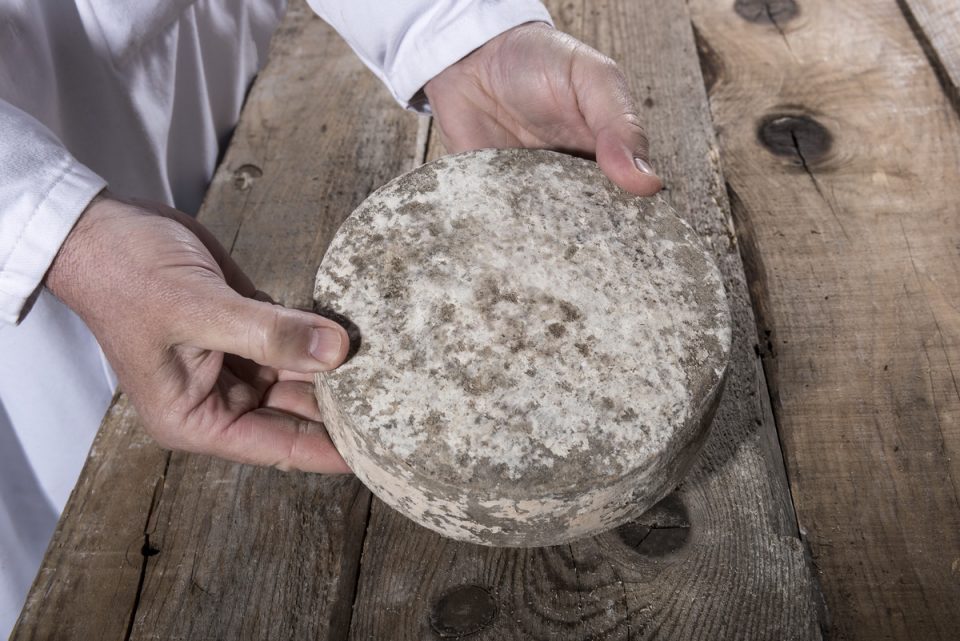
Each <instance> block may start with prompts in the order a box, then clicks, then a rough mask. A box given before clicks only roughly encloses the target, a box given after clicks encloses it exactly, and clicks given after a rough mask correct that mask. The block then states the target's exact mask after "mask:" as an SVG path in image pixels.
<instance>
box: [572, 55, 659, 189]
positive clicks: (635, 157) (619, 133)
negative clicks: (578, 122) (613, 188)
mask: <svg viewBox="0 0 960 641" xmlns="http://www.w3.org/2000/svg"><path fill="white" fill-rule="evenodd" d="M597 65H600V68H595V67H596V66H597ZM590 66H591V67H594V68H592V69H589V70H584V73H582V74H578V75H579V77H575V78H574V84H575V86H576V87H577V100H578V102H579V104H580V110H581V113H583V117H584V120H585V121H586V123H587V126H588V127H589V128H590V130H591V131H592V132H593V135H594V137H595V138H596V150H597V151H596V154H597V164H598V165H600V169H601V170H602V171H603V173H604V174H606V176H607V177H608V178H610V180H612V181H613V182H615V183H616V184H617V185H619V186H620V187H622V188H623V189H625V190H627V191H629V192H631V193H633V194H637V195H639V196H652V195H653V194H655V193H657V192H658V191H660V189H661V188H662V187H663V183H662V181H661V180H660V178H659V177H658V176H657V174H656V173H655V172H654V170H653V168H652V167H651V166H650V157H649V143H648V141H647V134H646V132H645V131H644V130H643V126H642V125H641V124H640V118H639V117H638V116H637V110H636V107H635V106H634V103H633V98H632V97H631V95H630V90H629V88H628V87H627V81H626V78H624V77H623V74H622V73H621V72H620V70H619V69H618V68H617V66H616V63H614V62H613V61H612V60H610V59H609V58H607V59H605V60H604V61H602V62H598V61H595V60H591V64H590Z"/></svg>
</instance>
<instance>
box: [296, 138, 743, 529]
mask: <svg viewBox="0 0 960 641" xmlns="http://www.w3.org/2000/svg"><path fill="white" fill-rule="evenodd" d="M314 298H315V299H316V301H317V304H318V307H319V308H321V309H327V310H331V311H333V312H336V313H339V314H342V315H343V316H345V317H346V318H348V319H349V320H350V322H351V323H353V324H354V325H355V326H356V327H357V328H358V329H359V332H360V334H361V336H362V339H361V342H360V347H359V349H358V351H357V353H356V354H355V356H354V357H353V358H352V359H351V360H349V361H348V362H347V363H345V364H344V365H342V366H341V367H340V368H338V369H337V370H335V371H333V372H330V373H327V374H321V375H318V376H317V379H316V383H317V399H318V402H319V404H320V408H321V411H322V414H323V417H324V422H325V424H326V426H327V429H328V431H329V432H330V435H331V437H332V438H333V441H334V443H335V444H336V446H337V448H338V449H339V450H340V452H341V454H343V456H344V458H345V459H346V461H347V463H348V464H349V465H350V467H351V468H352V469H353V470H354V472H355V473H356V474H357V476H358V477H359V478H360V479H361V481H363V482H364V483H365V484H366V485H367V486H368V487H369V488H370V489H371V490H372V491H373V492H374V493H375V494H376V495H377V496H379V497H380V498H381V499H382V500H383V501H385V502H386V503H387V504H389V505H390V506H392V507H394V508H395V509H397V510H399V511H400V512H401V513H403V514H405V515H406V516H408V517H410V518H412V519H414V520H415V521H417V522H418V523H420V524H422V525H424V526H426V527H428V528H431V529H433V530H435V531H437V532H439V533H441V534H444V535H446V536H450V537H453V538H456V539H461V540H466V541H471V542H474V543H481V544H487V545H500V546H540V545H554V544H557V543H562V542H565V541H569V540H572V539H576V538H579V537H582V536H587V535H590V534H593V533H597V532H601V531H604V530H607V529H610V528H613V527H616V526H618V525H620V524H622V523H624V522H626V521H628V520H630V519H632V518H635V517H637V516H639V515H640V514H641V513H642V512H643V511H644V510H646V509H647V508H649V507H650V506H652V505H653V504H654V503H656V502H657V501H658V500H660V499H661V498H663V496H665V495H666V494H667V493H669V492H670V491H671V490H672V489H673V488H674V487H675V486H676V485H677V483H678V482H679V481H680V480H681V478H682V477H683V475H684V473H685V472H686V470H687V469H688V468H689V466H690V464H691V463H692V461H693V459H694V457H695V456H696V453H697V451H698V450H699V446H700V444H702V442H703V440H704V438H705V436H706V433H707V430H708V428H709V424H710V421H711V419H712V416H713V412H714V410H715V408H716V405H717V402H718V398H719V394H720V390H721V389H722V386H723V382H724V379H725V375H726V365H727V362H728V358H729V351H730V337H731V331H730V315H729V311H728V308H727V301H726V296H725V293H724V289H723V284H722V280H721V276H720V273H719V271H718V270H717V268H716V266H715V265H714V263H713V261H712V259H711V257H710V255H709V254H708V253H707V252H706V251H705V249H704V248H703V247H702V246H701V244H700V242H699V240H698V239H697V237H696V233H695V232H694V231H693V230H692V229H691V228H690V227H689V226H688V225H686V224H685V223H684V222H682V221H681V220H680V219H679V218H678V217H677V216H676V214H675V213H674V212H673V210H672V209H671V208H670V207H669V205H667V204H666V203H665V202H664V201H663V200H662V199H661V198H659V197H654V198H637V197H633V196H631V195H629V194H627V193H625V192H623V191H622V190H620V189H619V188H617V187H616V186H614V185H613V184H612V183H610V182H609V181H608V180H607V179H606V178H605V177H604V176H603V175H602V174H601V173H600V171H599V170H598V168H597V166H596V164H595V163H593V162H590V161H587V160H581V159H578V158H573V157H570V156H566V155H562V154H557V153H553V152H548V151H531V150H500V151H497V150H485V151H478V152H468V153H464V154H459V155H456V156H450V157H446V158H442V159H440V160H437V161H435V162H433V163H430V164H428V165H424V166H422V167H420V168H418V169H416V170H414V171H412V172H410V173H408V174H405V175H404V176H401V177H399V178H397V179H396V180H394V181H392V182H390V183H389V184H387V185H385V186H384V187H382V188H380V189H379V190H377V191H376V192H375V193H374V194H372V195H371V196H370V197H369V198H367V200H365V201H364V202H363V203H362V204H361V205H360V207H358V208H357V210H356V211H354V212H353V214H352V215H351V216H350V217H349V218H348V219H347V220H346V222H344V224H343V226H342V227H341V228H340V230H339V231H338V233H337V235H336V237H335V238H334V240H333V242H332V243H331V245H330V247H329V249H328V250H327V254H326V256H325V258H324V259H323V263H322V265H321V267H320V270H319V273H318V274H317V282H316V288H315V291H314Z"/></svg>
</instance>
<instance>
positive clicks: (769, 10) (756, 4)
mask: <svg viewBox="0 0 960 641" xmlns="http://www.w3.org/2000/svg"><path fill="white" fill-rule="evenodd" d="M733 10H734V11H736V12H737V15H738V16H740V17H741V18H743V19H744V20H746V21H747V22H754V23H757V24H772V25H778V26H779V25H781V24H783V23H784V22H786V21H787V20H791V19H793V18H795V17H796V16H797V14H799V13H800V7H798V6H797V3H796V2H795V1H794V0H736V2H734V3H733Z"/></svg>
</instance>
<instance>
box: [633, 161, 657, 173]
mask: <svg viewBox="0 0 960 641" xmlns="http://www.w3.org/2000/svg"><path fill="white" fill-rule="evenodd" d="M633 164H634V165H636V166H637V169H639V170H640V171H642V172H643V173H645V174H649V175H651V176H656V175H657V172H655V171H654V170H653V167H651V166H650V163H648V162H647V161H646V160H644V159H643V158H634V159H633Z"/></svg>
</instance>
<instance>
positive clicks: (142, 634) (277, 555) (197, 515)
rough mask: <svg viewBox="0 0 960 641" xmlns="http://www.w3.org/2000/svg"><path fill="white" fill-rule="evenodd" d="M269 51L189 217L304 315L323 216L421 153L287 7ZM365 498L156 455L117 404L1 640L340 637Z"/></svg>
mask: <svg viewBox="0 0 960 641" xmlns="http://www.w3.org/2000/svg"><path fill="white" fill-rule="evenodd" d="M272 47H273V48H272V51H271V58H270V63H269V65H268V67H267V68H266V69H265V70H264V71H263V73H262V74H261V76H260V77H259V78H258V80H257V82H256V84H255V86H254V88H253V90H252V92H251V95H250V97H249V100H248V103H247V105H246V107H245V109H244V112H243V115H242V118H241V122H240V124H239V126H238V129H237V131H236V133H235V135H234V139H233V141H232V143H231V146H230V149H229V151H228V153H227V154H226V156H225V158H224V161H223V163H222V165H221V167H220V168H219V169H218V172H217V174H216V176H215V178H214V182H213V185H212V186H211V189H210V191H209V192H208V195H207V198H206V200H205V202H204V206H203V209H202V211H201V213H200V219H201V221H203V222H204V223H205V224H207V225H208V226H209V227H210V228H211V229H212V230H213V231H214V233H215V234H216V235H217V237H218V238H219V239H220V240H221V242H223V243H224V244H225V245H226V246H227V247H229V248H231V249H232V253H233V256H234V257H235V258H236V259H237V261H238V262H239V263H240V265H241V266H242V267H243V268H244V269H245V270H246V271H247V273H248V274H249V275H250V276H251V278H252V279H253V280H254V282H256V283H257V284H258V286H259V287H260V288H261V289H263V290H264V291H266V292H268V293H270V294H271V295H272V296H273V297H274V298H275V299H276V300H278V301H279V302H282V303H284V304H287V305H290V306H296V307H301V308H309V307H311V306H312V300H311V293H312V287H313V278H314V273H315V271H316V268H317V266H318V265H319V262H320V259H321V257H322V254H323V251H324V249H325V247H326V245H327V243H328V242H329V240H330V238H331V236H332V235H333V233H334V232H335V230H336V228H337V226H338V225H339V223H340V222H341V221H342V220H343V218H345V217H346V216H347V215H348V214H349V213H350V211H352V209H353V208H354V207H355V206H356V204H357V203H359V202H360V201H361V200H362V199H363V198H364V197H365V196H366V195H367V194H368V193H369V192H370V191H371V190H372V189H374V188H376V187H377V186H379V185H380V184H381V183H383V182H386V181H387V180H388V179H390V178H392V177H393V176H395V175H397V174H399V173H401V172H402V171H405V170H406V169H408V168H410V167H411V166H412V165H413V163H414V162H415V161H416V160H417V159H418V158H419V157H420V156H422V150H421V151H420V152H418V150H417V147H416V141H417V128H418V124H417V119H416V117H414V116H412V115H410V114H405V113H404V112H403V111H402V110H400V109H398V108H397V106H396V105H395V104H394V103H393V101H392V99H391V98H390V97H389V95H388V94H387V92H386V91H385V90H384V89H383V88H382V87H381V86H380V85H379V83H378V82H377V81H376V79H375V78H373V76H372V75H371V74H369V72H367V71H366V70H365V69H364V68H363V66H362V65H361V64H360V62H359V61H358V60H357V59H356V58H355V56H354V55H353V54H352V53H351V52H350V51H349V49H348V48H347V47H346V45H345V44H344V43H343V42H342V41H341V40H340V39H339V37H337V36H336V34H335V33H334V32H333V31H332V30H331V29H330V28H329V27H328V26H326V25H325V24H324V23H323V22H322V21H320V20H319V19H317V18H315V17H314V16H313V15H312V13H310V12H309V11H308V10H307V9H306V7H305V5H304V4H303V3H302V2H295V3H292V6H291V7H290V9H289V12H288V15H287V17H286V19H285V21H284V23H283V25H282V26H281V28H280V30H279V31H278V34H277V35H276V36H275V38H274V41H273V45H272ZM421 146H422V145H421ZM418 153H419V154H420V156H418ZM368 505H369V493H368V492H367V491H366V490H365V489H364V488H363V487H362V486H361V485H360V484H359V483H358V482H357V481H356V480H355V479H354V478H353V477H321V476H317V475H307V474H284V473H281V472H279V471H276V470H267V469H257V468H251V467H247V466H241V465H234V464H230V463H226V462H222V461H216V460H213V459H209V458H206V457H198V456H191V455H186V454H182V453H173V454H170V453H167V452H164V451H162V450H160V449H159V448H156V447H155V446H153V445H152V444H150V442H149V439H148V438H147V437H146V436H144V435H143V433H142V430H141V429H140V428H139V425H138V421H137V419H136V416H135V414H134V413H133V411H132V410H131V409H130V408H129V406H128V405H127V403H126V401H125V400H123V399H121V400H120V402H119V403H118V404H117V405H115V407H114V408H113V409H111V412H110V414H108V416H107V418H106V420H105V423H104V425H103V426H102V428H101V433H100V435H99V437H98V440H97V442H96V445H95V446H94V451H93V454H92V456H91V458H90V460H89V461H88V463H87V466H86V468H85V471H84V473H83V476H82V478H81V481H80V484H79V485H78V487H77V489H76V490H75V492H74V494H73V496H72V498H71V501H70V503H69V505H68V507H67V511H66V513H65V515H64V517H63V519H62V520H61V523H60V526H59V530H58V532H57V534H56V535H55V538H54V541H53V543H52V544H51V547H50V549H49V551H48V554H47V557H46V559H45V562H44V566H43V569H42V570H41V573H40V576H39V577H38V579H37V582H36V583H35V585H34V587H33V590H32V592H31V595H30V597H29V599H28V603H27V607H26V609H25V610H24V613H23V615H22V617H21V621H20V624H19V627H18V628H17V630H16V631H15V633H14V636H13V638H14V639H33V638H37V639H58V640H60V639H84V640H86V639H91V638H105V639H121V638H124V639H140V638H151V639H153V638H164V639H167V638H229V639H244V638H256V639H262V638H291V639H300V638H310V639H341V638H344V637H345V635H346V629H347V625H348V622H349V616H350V603H351V601H352V599H353V590H354V585H355V582H356V573H357V567H358V563H359V556H360V546H361V544H362V539H363V532H364V529H365V524H366V521H367V515H368Z"/></svg>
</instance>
